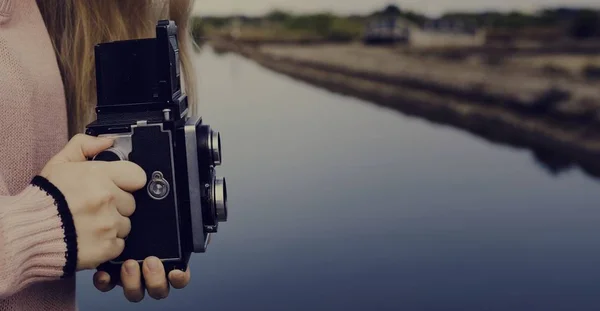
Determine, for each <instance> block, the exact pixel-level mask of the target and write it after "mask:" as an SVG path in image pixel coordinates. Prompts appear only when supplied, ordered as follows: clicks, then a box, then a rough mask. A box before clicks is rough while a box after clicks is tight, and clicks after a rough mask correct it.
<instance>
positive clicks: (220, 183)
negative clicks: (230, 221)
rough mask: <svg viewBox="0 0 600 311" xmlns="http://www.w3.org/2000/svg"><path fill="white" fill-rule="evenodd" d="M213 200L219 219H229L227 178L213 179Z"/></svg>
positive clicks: (223, 220)
mask: <svg viewBox="0 0 600 311" xmlns="http://www.w3.org/2000/svg"><path fill="white" fill-rule="evenodd" d="M212 193H213V194H212V195H213V198H212V202H213V206H214V209H215V211H216V213H217V221H219V222H225V221H227V183H226V182H225V178H222V179H213V186H212Z"/></svg>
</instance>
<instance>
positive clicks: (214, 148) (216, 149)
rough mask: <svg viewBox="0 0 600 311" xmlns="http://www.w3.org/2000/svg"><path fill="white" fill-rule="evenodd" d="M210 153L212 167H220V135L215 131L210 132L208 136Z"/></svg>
mask: <svg viewBox="0 0 600 311" xmlns="http://www.w3.org/2000/svg"><path fill="white" fill-rule="evenodd" d="M210 153H211V156H212V161H213V165H215V166H218V165H221V134H219V132H217V131H211V134H210Z"/></svg>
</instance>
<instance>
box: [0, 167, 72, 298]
mask: <svg viewBox="0 0 600 311" xmlns="http://www.w3.org/2000/svg"><path fill="white" fill-rule="evenodd" d="M56 191H58V190H57V189H56V188H53V186H52V185H51V184H50V183H49V182H48V181H47V180H45V179H42V178H40V177H36V178H35V179H34V180H33V182H32V184H31V185H30V186H28V187H27V188H26V189H25V190H24V191H22V192H21V193H19V194H18V195H17V196H12V197H0V206H1V207H2V208H1V209H0V299H3V298H6V297H9V296H11V295H13V294H15V293H17V292H19V291H20V290H22V289H23V288H25V287H27V286H28V285H30V284H32V283H35V282H41V281H49V280H58V279H60V278H64V277H68V276H71V275H72V274H73V273H74V272H75V266H76V262H77V258H76V257H77V244H76V243H77V237H76V234H75V227H74V226H73V220H72V218H71V215H70V212H69V209H68V207H67V206H66V201H64V198H62V195H60V192H56ZM61 206H62V207H61Z"/></svg>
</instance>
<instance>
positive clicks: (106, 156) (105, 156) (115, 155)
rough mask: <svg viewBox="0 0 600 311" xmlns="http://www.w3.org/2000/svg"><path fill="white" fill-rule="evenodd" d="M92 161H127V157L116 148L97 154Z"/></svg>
mask: <svg viewBox="0 0 600 311" xmlns="http://www.w3.org/2000/svg"><path fill="white" fill-rule="evenodd" d="M92 161H106V162H111V161H127V156H125V154H124V153H123V152H122V151H121V150H119V149H116V148H108V149H106V150H104V151H102V152H100V153H98V154H97V155H96V156H95V157H94V158H93V159H92Z"/></svg>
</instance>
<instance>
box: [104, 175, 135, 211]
mask: <svg viewBox="0 0 600 311" xmlns="http://www.w3.org/2000/svg"><path fill="white" fill-rule="evenodd" d="M98 181H99V182H101V183H102V186H104V187H106V189H108V191H109V192H110V193H111V195H112V198H113V202H114V204H115V205H116V210H117V212H118V213H119V215H120V216H124V217H130V216H131V215H133V213H134V212H135V205H136V204H135V198H134V197H133V195H132V194H131V193H128V192H125V191H123V190H121V189H120V188H119V187H117V186H116V185H115V183H114V182H113V181H112V180H111V179H110V178H108V177H106V178H105V179H104V178H102V180H98Z"/></svg>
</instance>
